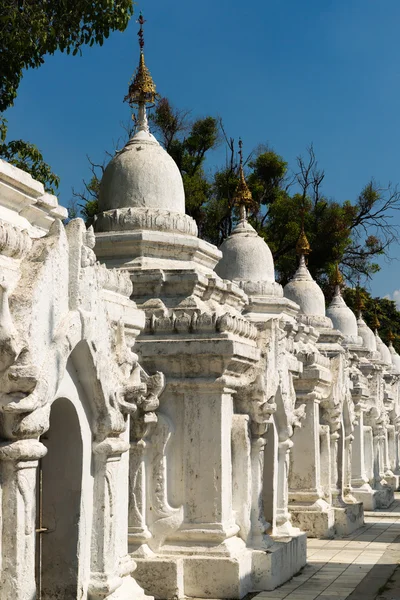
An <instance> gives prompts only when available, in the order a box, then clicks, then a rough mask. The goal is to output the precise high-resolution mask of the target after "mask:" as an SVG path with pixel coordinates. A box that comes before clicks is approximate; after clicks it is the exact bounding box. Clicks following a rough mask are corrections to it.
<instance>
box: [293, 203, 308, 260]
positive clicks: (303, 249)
mask: <svg viewBox="0 0 400 600" xmlns="http://www.w3.org/2000/svg"><path fill="white" fill-rule="evenodd" d="M304 215H305V208H302V209H301V231H300V235H299V239H298V240H297V244H296V252H297V254H298V256H304V257H305V256H307V255H308V254H310V252H311V246H310V242H309V241H308V239H307V236H306V232H305V231H304Z"/></svg>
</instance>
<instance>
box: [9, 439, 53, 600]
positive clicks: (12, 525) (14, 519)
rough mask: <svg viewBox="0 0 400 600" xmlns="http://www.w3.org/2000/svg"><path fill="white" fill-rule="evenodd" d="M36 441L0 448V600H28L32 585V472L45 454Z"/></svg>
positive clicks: (33, 561) (20, 442)
mask: <svg viewBox="0 0 400 600" xmlns="http://www.w3.org/2000/svg"><path fill="white" fill-rule="evenodd" d="M46 452H47V450H46V448H45V446H44V445H43V444H42V443H40V442H38V441H37V440H18V441H15V442H6V443H3V444H1V446H0V461H2V462H1V463H0V465H1V486H2V513H3V529H2V571H1V584H0V599H1V600H11V598H12V599H13V600H32V599H33V598H35V596H36V583H35V535H36V532H35V522H36V469H37V466H38V460H39V459H40V458H42V457H43V456H44V455H45V454H46Z"/></svg>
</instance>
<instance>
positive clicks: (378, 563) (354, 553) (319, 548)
mask: <svg viewBox="0 0 400 600" xmlns="http://www.w3.org/2000/svg"><path fill="white" fill-rule="evenodd" d="M395 496H396V500H395V502H394V503H393V504H392V506H391V507H390V508H389V509H386V511H374V512H366V513H365V525H364V526H363V527H361V528H360V529H358V530H357V531H356V532H355V533H353V534H352V535H350V536H348V537H345V538H340V539H334V540H319V539H309V540H308V543H307V545H308V552H307V556H308V564H307V565H306V566H305V567H304V569H302V571H301V572H300V573H299V575H297V576H296V577H293V578H292V579H291V580H290V581H288V582H287V583H285V584H284V585H282V586H281V587H279V588H277V589H276V590H274V591H272V592H261V593H260V594H257V595H256V596H255V597H254V600H256V599H257V600H283V599H284V598H285V599H287V600H314V599H315V598H318V599H321V600H344V599H345V598H348V600H375V599H378V598H379V599H381V598H382V600H383V599H385V600H387V599H389V600H400V578H399V573H400V567H399V569H397V570H396V567H397V566H398V564H399V563H400V493H396V494H395Z"/></svg>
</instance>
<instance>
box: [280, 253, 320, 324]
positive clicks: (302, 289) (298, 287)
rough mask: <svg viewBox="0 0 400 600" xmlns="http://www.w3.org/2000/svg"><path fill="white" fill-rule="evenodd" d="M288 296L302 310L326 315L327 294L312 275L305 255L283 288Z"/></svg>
mask: <svg viewBox="0 0 400 600" xmlns="http://www.w3.org/2000/svg"><path fill="white" fill-rule="evenodd" d="M283 293H284V296H285V297H286V298H289V300H293V302H296V304H298V305H299V306H300V312H301V313H302V314H304V315H309V316H313V317H325V296H324V294H323V292H322V290H321V288H320V287H319V285H318V284H317V282H316V281H314V279H313V278H312V277H311V274H310V271H309V270H308V269H307V266H306V261H305V259H304V256H301V257H300V264H299V268H298V269H297V271H296V273H295V274H294V276H293V278H292V279H291V280H290V281H289V283H287V284H286V285H285V287H284V288H283Z"/></svg>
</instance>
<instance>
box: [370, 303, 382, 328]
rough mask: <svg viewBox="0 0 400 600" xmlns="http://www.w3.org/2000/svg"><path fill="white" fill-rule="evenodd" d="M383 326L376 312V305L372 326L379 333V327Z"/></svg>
mask: <svg viewBox="0 0 400 600" xmlns="http://www.w3.org/2000/svg"><path fill="white" fill-rule="evenodd" d="M380 326H381V324H380V322H379V319H378V315H377V312H376V306H375V312H374V318H373V320H372V327H373V328H374V331H375V333H378V329H379V327H380Z"/></svg>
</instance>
